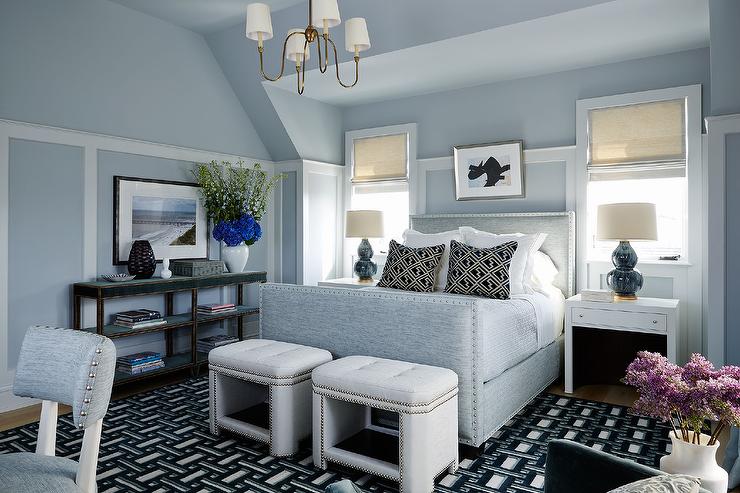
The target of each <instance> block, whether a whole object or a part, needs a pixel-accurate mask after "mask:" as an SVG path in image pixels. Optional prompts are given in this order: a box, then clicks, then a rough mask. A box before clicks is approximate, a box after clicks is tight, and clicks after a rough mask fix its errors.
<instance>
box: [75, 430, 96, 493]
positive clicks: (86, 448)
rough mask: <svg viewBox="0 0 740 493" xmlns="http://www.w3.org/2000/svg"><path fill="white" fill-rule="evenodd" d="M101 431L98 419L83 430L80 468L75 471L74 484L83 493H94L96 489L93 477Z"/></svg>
mask: <svg viewBox="0 0 740 493" xmlns="http://www.w3.org/2000/svg"><path fill="white" fill-rule="evenodd" d="M102 431H103V420H102V419H99V420H97V421H95V422H94V423H93V424H92V425H90V426H88V427H87V428H86V429H85V436H84V437H82V451H81V452H80V466H79V468H78V469H77V479H76V480H75V483H77V486H78V487H79V488H80V489H81V490H82V491H83V492H84V493H95V492H96V491H97V489H98V488H97V484H96V482H95V475H96V471H97V469H98V452H99V451H100V435H101V433H102Z"/></svg>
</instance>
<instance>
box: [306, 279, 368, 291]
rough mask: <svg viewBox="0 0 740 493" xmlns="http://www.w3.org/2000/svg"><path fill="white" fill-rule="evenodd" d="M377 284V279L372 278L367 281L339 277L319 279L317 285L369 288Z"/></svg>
mask: <svg viewBox="0 0 740 493" xmlns="http://www.w3.org/2000/svg"><path fill="white" fill-rule="evenodd" d="M376 284H378V281H377V279H373V280H372V281H369V282H365V281H363V282H360V280H359V279H358V278H356V277H340V278H339V279H327V280H326V281H319V286H328V287H333V288H352V289H360V288H370V287H373V286H375V285H376Z"/></svg>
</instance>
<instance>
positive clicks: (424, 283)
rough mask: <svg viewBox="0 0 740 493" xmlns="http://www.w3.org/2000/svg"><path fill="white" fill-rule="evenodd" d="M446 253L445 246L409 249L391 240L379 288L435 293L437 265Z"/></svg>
mask: <svg viewBox="0 0 740 493" xmlns="http://www.w3.org/2000/svg"><path fill="white" fill-rule="evenodd" d="M444 251H445V246H444V245H435V246H430V247H421V248H409V247H407V246H404V245H401V244H400V243H397V242H396V241H394V240H391V243H390V245H389V246H388V257H387V259H386V261H385V267H384V268H383V275H382V276H380V281H379V282H378V286H379V287H381V288H393V289H403V290H405V291H419V292H422V293H429V292H432V291H434V286H435V277H436V273H437V265H439V261H440V260H441V259H442V254H443V253H444Z"/></svg>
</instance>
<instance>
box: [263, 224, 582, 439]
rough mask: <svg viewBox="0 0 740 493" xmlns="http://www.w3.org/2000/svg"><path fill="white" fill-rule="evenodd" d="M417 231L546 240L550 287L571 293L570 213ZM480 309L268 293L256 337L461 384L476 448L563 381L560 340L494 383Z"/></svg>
mask: <svg viewBox="0 0 740 493" xmlns="http://www.w3.org/2000/svg"><path fill="white" fill-rule="evenodd" d="M411 226H412V228H413V229H416V230H418V231H421V232H424V233H436V232H441V231H447V230H450V229H455V228H458V227H460V226H472V227H474V228H476V229H479V230H482V231H489V232H495V233H515V232H520V233H547V234H548V237H547V239H546V241H545V243H544V245H543V246H542V248H541V250H542V251H544V252H545V253H547V254H548V255H549V256H550V257H551V258H552V260H553V262H554V263H555V265H556V267H557V268H558V271H559V274H558V277H557V278H556V279H555V282H554V284H555V285H556V286H557V287H558V288H560V289H561V290H562V292H563V294H564V295H566V296H570V295H572V294H573V290H574V265H575V250H574V249H575V246H574V245H575V216H574V214H573V213H572V212H558V213H521V214H444V215H427V216H414V217H412V218H411ZM490 301H491V300H484V299H481V298H475V297H470V296H459V295H445V294H441V293H433V294H426V293H411V292H406V291H397V292H391V291H388V290H381V289H375V288H369V289H361V290H353V289H344V288H329V287H313V286H295V285H287V284H266V285H264V286H263V287H262V288H261V291H260V306H261V315H260V333H261V337H263V338H267V339H275V340H281V341H287V342H294V343H298V344H306V345H309V346H315V347H320V348H324V349H328V350H329V351H331V352H332V354H333V355H334V356H335V357H343V356H350V355H354V354H361V355H369V356H377V357H381V358H391V359H398V360H403V361H409V362H414V363H421V364H429V365H435V366H442V367H445V368H450V369H452V370H454V371H455V372H456V373H457V374H458V377H459V421H458V425H459V439H460V442H461V443H466V444H469V445H473V446H478V445H481V444H482V443H484V442H485V441H486V440H487V439H488V438H489V437H490V436H491V435H493V433H495V432H496V430H498V429H499V428H500V427H501V426H502V425H503V424H505V423H506V421H508V419H509V418H510V417H511V416H512V415H513V414H515V413H516V412H518V411H519V410H520V409H521V408H522V407H523V406H524V405H526V404H527V403H528V402H529V401H530V400H531V399H532V398H534V397H535V396H536V395H537V394H538V393H539V392H541V391H542V390H543V389H544V388H546V387H547V386H548V385H549V384H550V383H552V382H553V381H554V380H555V379H557V377H558V376H559V374H560V367H561V359H562V358H561V353H562V337H558V338H557V339H555V341H554V342H551V343H548V344H547V345H546V346H544V347H541V348H539V349H537V350H536V351H534V352H533V353H532V354H530V355H529V356H527V357H526V358H525V359H523V360H521V361H517V362H516V363H515V364H513V365H512V366H511V367H508V368H504V369H503V371H500V372H497V374H496V375H495V376H493V377H492V378H491V376H490V375H486V371H485V368H486V367H487V366H486V363H487V360H486V358H491V357H493V356H492V354H491V352H490V351H488V350H487V345H490V341H487V340H486V337H485V336H486V333H484V328H482V327H481V326H480V323H479V320H480V312H483V311H484V310H485V305H484V303H486V302H490Z"/></svg>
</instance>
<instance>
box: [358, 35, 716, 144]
mask: <svg viewBox="0 0 740 493" xmlns="http://www.w3.org/2000/svg"><path fill="white" fill-rule="evenodd" d="M687 84H703V86H704V108H705V111H708V108H709V99H708V93H709V50H708V49H699V50H691V51H685V52H680V53H673V54H669V55H662V56H657V57H651V58H645V59H640V60H631V61H627V62H620V63H613V64H608V65H601V66H598V67H590V68H585V69H579V70H571V71H567V72H560V73H556V74H550V75H544V76H539V77H530V78H525V79H518V80H512V81H505V82H499V83H495V84H489V85H484V86H478V87H471V88H467V89H458V90H454V91H446V92H440V93H435V94H429V95H424V96H415V97H410V98H404V99H398V100H393V101H385V102H382V103H374V104H367V105H360V106H353V107H350V108H346V109H345V110H344V128H345V130H358V129H362V128H370V127H380V126H384V125H395V124H401V123H409V122H415V123H417V125H418V132H419V134H418V157H419V158H429V157H440V156H449V155H451V154H452V146H454V145H461V144H474V143H480V142H495V141H499V140H511V139H523V140H524V146H525V148H526V149H534V148H540V147H551V146H564V145H574V144H575V134H576V131H575V124H576V120H575V106H576V100H578V99H583V98H592V97H598V96H607V95H613V94H621V93H628V92H635V91H644V90H649V89H660V88H665V87H675V86H682V85H687ZM705 114H706V113H705Z"/></svg>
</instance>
